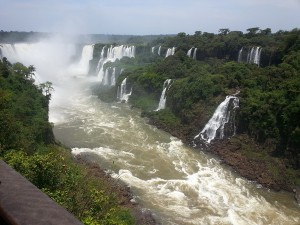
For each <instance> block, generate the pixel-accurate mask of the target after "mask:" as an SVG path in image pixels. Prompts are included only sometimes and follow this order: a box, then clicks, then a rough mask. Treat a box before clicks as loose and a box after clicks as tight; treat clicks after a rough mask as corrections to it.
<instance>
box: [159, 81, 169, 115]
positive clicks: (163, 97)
mask: <svg viewBox="0 0 300 225" xmlns="http://www.w3.org/2000/svg"><path fill="white" fill-rule="evenodd" d="M171 81H172V80H171V79H167V80H166V81H165V82H164V86H163V91H162V93H161V96H160V100H159V103H158V107H157V109H156V110H155V111H159V110H161V109H164V108H165V107H166V101H167V96H166V92H167V90H168V88H170V83H171Z"/></svg>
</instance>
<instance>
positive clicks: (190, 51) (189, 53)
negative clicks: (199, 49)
mask: <svg viewBox="0 0 300 225" xmlns="http://www.w3.org/2000/svg"><path fill="white" fill-rule="evenodd" d="M193 48H194V47H192V48H190V49H189V50H188V52H187V53H186V55H187V56H188V57H192V50H193Z"/></svg>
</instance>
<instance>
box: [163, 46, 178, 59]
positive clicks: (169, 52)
mask: <svg viewBox="0 0 300 225" xmlns="http://www.w3.org/2000/svg"><path fill="white" fill-rule="evenodd" d="M175 49H176V48H175V47H173V48H168V50H167V53H166V57H165V58H167V57H168V56H170V55H174V54H175Z"/></svg>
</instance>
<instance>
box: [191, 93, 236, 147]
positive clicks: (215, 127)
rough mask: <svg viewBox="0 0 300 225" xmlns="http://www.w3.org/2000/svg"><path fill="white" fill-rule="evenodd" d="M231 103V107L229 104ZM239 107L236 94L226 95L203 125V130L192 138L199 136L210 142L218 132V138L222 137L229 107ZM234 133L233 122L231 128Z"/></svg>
mask: <svg viewBox="0 0 300 225" xmlns="http://www.w3.org/2000/svg"><path fill="white" fill-rule="evenodd" d="M231 104H233V107H230V105H231ZM238 107H239V99H238V97H236V96H232V95H229V96H226V98H225V100H224V101H223V102H222V103H221V104H220V105H219V106H218V107H217V109H216V111H215V112H214V114H213V116H212V117H211V118H210V120H209V121H208V123H207V124H206V125H205V127H204V128H203V130H202V131H201V132H200V133H199V134H198V135H196V136H195V137H194V139H196V138H198V137H200V138H201V139H202V140H204V141H205V142H207V143H210V142H211V141H212V140H214V139H215V138H216V136H217V132H218V134H219V136H218V138H220V139H223V138H224V127H225V124H227V123H228V122H229V120H230V112H231V109H232V110H233V111H235V109H236V108H238ZM233 130H234V131H233V133H234V134H235V123H234V128H233Z"/></svg>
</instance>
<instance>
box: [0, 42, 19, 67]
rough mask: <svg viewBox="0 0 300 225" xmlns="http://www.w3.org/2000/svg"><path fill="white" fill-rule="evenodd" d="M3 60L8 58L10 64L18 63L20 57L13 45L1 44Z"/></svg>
mask: <svg viewBox="0 0 300 225" xmlns="http://www.w3.org/2000/svg"><path fill="white" fill-rule="evenodd" d="M0 49H1V58H3V57H6V58H7V59H8V60H9V61H10V62H12V63H14V62H17V61H18V55H17V53H16V52H15V49H14V46H13V45H11V44H1V46H0Z"/></svg>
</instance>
